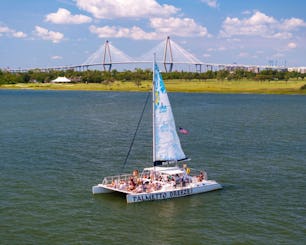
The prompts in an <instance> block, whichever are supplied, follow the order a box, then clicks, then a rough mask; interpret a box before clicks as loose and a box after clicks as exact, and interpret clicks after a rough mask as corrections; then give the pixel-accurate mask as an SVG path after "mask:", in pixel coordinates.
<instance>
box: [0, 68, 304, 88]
mask: <svg viewBox="0 0 306 245" xmlns="http://www.w3.org/2000/svg"><path fill="white" fill-rule="evenodd" d="M59 76H65V77H67V78H69V79H71V80H72V82H80V83H111V82H114V81H123V82H124V81H133V82H135V83H141V81H145V80H151V79H152V71H151V70H150V69H146V70H142V69H135V70H133V71H130V70H125V71H117V70H111V71H99V70H87V71H75V70H66V71H57V70H50V71H47V72H43V71H40V70H29V71H27V72H16V73H12V72H9V71H5V70H0V84H15V83H31V82H37V83H49V82H51V81H52V80H53V79H56V78H57V77H59ZM304 77H305V74H303V73H299V72H295V71H291V72H289V71H286V70H283V71H278V70H261V71H259V72H253V71H246V70H244V69H236V70H233V71H228V70H218V71H210V70H209V71H206V72H202V73H198V72H185V71H173V72H168V73H163V78H164V79H165V80H170V79H179V80H185V81H186V80H187V81H188V80H195V79H198V80H200V81H201V80H202V81H205V80H209V79H217V80H233V81H235V80H241V79H247V80H255V81H288V80H289V79H295V80H296V79H302V80H303V79H304Z"/></svg>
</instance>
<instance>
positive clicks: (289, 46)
mask: <svg viewBox="0 0 306 245" xmlns="http://www.w3.org/2000/svg"><path fill="white" fill-rule="evenodd" d="M287 46H288V48H291V49H294V48H296V47H297V45H296V43H294V42H290V43H288V45H287Z"/></svg>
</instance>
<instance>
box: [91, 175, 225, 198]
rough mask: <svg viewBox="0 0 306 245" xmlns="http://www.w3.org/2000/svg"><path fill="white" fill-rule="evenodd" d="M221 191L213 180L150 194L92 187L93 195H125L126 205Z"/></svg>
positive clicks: (106, 187) (105, 187)
mask: <svg viewBox="0 0 306 245" xmlns="http://www.w3.org/2000/svg"><path fill="white" fill-rule="evenodd" d="M218 189H222V186H221V185H220V184H219V183H217V182H216V181H213V180H207V181H203V182H201V183H197V184H196V185H193V186H188V187H178V188H171V189H168V190H166V191H165V190H160V191H154V192H150V193H134V192H131V191H122V190H118V189H115V188H112V187H109V186H106V185H103V184H99V185H96V186H93V187H92V192H93V194H104V193H110V192H121V193H124V194H126V200H127V203H134V202H144V201H154V200H164V199H171V198H176V197H183V196H190V195H194V194H199V193H204V192H209V191H214V190H218Z"/></svg>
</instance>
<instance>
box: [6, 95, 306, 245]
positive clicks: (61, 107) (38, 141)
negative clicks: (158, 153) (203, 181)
mask: <svg viewBox="0 0 306 245" xmlns="http://www.w3.org/2000/svg"><path fill="white" fill-rule="evenodd" d="M169 97H170V100H171V104H172V107H173V112H174V114H175V119H176V124H177V126H182V127H184V128H187V129H188V130H189V131H190V134H189V135H182V136H181V141H182V146H183V149H184V151H185V153H186V154H187V155H188V156H190V157H191V158H192V162H191V163H190V165H191V166H192V167H195V168H205V169H206V170H207V172H208V175H209V178H211V179H216V180H217V181H218V182H220V183H221V184H223V186H224V189H223V190H221V191H216V192H211V193H206V194H201V195H195V196H191V197H184V198H178V199H172V200H164V201H156V202H146V203H139V204H126V201H125V199H124V197H122V196H121V195H100V196H93V195H92V194H91V186H92V185H95V184H97V183H98V182H100V181H101V179H102V178H103V176H105V175H111V174H116V173H118V172H120V171H122V167H123V161H124V158H125V156H126V153H127V151H128V147H129V144H130V141H131V139H132V136H133V134H134V131H135V128H136V125H137V121H138V118H139V115H140V113H141V110H142V107H143V103H144V102H145V98H146V94H145V93H117V92H75V91H31V90H0V204H1V205H0V208H1V209H0V213H1V219H0V227H1V229H0V244H176V245H177V244H305V243H306V195H305V194H306V193H305V190H306V181H305V179H306V126H305V125H306V123H305V122H306V97H305V96H286V95H227V94H222V95H218V94H187V93H186V94H184V93H170V94H169ZM150 123H151V114H150V108H149V109H148V113H147V114H146V115H145V117H144V119H143V122H142V124H141V128H140V131H139V134H138V135H137V137H136V141H135V145H134V148H133V150H132V152H131V157H130V158H129V161H128V163H127V166H126V168H125V171H127V172H130V171H132V170H133V169H134V168H139V169H141V168H142V167H144V166H148V162H150V160H151V155H152V150H151V143H152V140H151V125H150Z"/></svg>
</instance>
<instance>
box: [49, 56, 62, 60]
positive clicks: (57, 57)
mask: <svg viewBox="0 0 306 245" xmlns="http://www.w3.org/2000/svg"><path fill="white" fill-rule="evenodd" d="M62 58H63V57H62V56H59V55H54V56H52V57H51V59H52V60H61V59H62Z"/></svg>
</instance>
